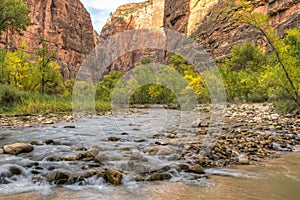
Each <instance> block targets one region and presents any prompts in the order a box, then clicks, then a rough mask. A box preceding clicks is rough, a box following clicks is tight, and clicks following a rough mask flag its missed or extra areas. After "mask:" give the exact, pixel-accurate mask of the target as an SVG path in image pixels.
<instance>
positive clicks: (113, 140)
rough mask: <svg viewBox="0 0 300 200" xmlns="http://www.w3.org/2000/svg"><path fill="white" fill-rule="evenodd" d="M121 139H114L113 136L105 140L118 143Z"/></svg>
mask: <svg viewBox="0 0 300 200" xmlns="http://www.w3.org/2000/svg"><path fill="white" fill-rule="evenodd" d="M120 139H121V138H117V137H114V136H111V137H109V138H107V140H108V141H111V142H117V141H119V140H120Z"/></svg>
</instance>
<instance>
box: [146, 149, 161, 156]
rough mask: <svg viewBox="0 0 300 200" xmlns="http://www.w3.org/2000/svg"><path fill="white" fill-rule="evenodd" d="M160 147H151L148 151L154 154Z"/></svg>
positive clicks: (151, 154)
mask: <svg viewBox="0 0 300 200" xmlns="http://www.w3.org/2000/svg"><path fill="white" fill-rule="evenodd" d="M158 151H159V149H158V148H157V147H152V148H151V149H149V150H148V153H149V155H150V156H154V155H156V154H157V153H158Z"/></svg>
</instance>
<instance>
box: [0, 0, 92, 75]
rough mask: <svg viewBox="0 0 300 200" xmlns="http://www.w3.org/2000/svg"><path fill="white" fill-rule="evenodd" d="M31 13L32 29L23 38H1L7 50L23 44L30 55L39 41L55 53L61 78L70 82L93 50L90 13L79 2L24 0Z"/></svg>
mask: <svg viewBox="0 0 300 200" xmlns="http://www.w3.org/2000/svg"><path fill="white" fill-rule="evenodd" d="M24 2H26V3H27V5H28V8H29V9H30V10H31V13H30V18H31V23H32V26H29V27H28V28H27V30H26V32H24V36H22V37H20V36H15V35H12V34H9V35H8V36H7V35H3V36H2V38H1V42H2V43H3V45H4V46H6V47H7V48H17V47H18V46H19V45H20V42H21V41H25V42H26V44H27V46H28V49H29V51H30V52H34V51H35V49H36V48H38V47H39V38H40V37H43V38H44V39H46V40H47V41H49V43H50V46H51V47H52V48H53V49H55V50H56V55H57V61H58V63H59V64H60V65H61V66H62V72H63V76H64V77H65V78H66V79H68V78H73V77H75V76H76V73H77V71H78V69H79V67H80V65H81V63H82V61H83V60H84V58H85V56H86V55H87V54H88V53H89V52H90V51H91V50H92V49H93V48H94V47H95V37H96V36H95V33H94V29H93V26H92V22H91V18H90V15H89V13H88V12H87V11H86V9H85V8H84V6H83V5H82V3H81V2H80V0H43V1H40V0H24Z"/></svg>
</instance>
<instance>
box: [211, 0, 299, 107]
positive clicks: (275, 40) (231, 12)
mask: <svg viewBox="0 0 300 200" xmlns="http://www.w3.org/2000/svg"><path fill="white" fill-rule="evenodd" d="M224 2H225V6H223V7H222V8H221V9H218V11H217V12H220V13H221V14H222V16H223V19H225V18H226V19H228V20H231V22H232V25H248V26H250V27H253V28H255V29H256V30H258V31H260V32H261V33H262V34H263V36H264V37H265V38H266V40H267V42H268V44H269V45H270V47H271V50H272V52H274V54H275V56H276V59H277V63H278V66H279V67H280V68H281V70H282V74H283V77H284V78H285V79H286V83H287V84H284V81H282V83H281V85H280V86H281V87H283V88H284V90H286V91H287V93H288V95H289V97H290V98H292V99H293V100H294V101H295V103H296V104H297V106H298V108H299V109H300V96H299V91H298V90H299V88H297V87H296V84H295V82H296V81H299V80H297V79H294V80H293V79H292V77H291V73H292V72H291V70H289V67H291V66H290V65H291V64H292V63H291V62H290V61H291V60H293V58H292V57H291V55H290V54H288V53H287V51H286V48H287V45H286V44H285V43H284V41H283V40H282V39H280V38H279V36H278V35H277V34H276V31H275V30H274V28H273V27H272V26H271V24H270V23H269V17H268V15H265V14H262V13H258V12H256V11H255V7H254V6H253V4H251V1H250V2H249V1H246V0H225V1H224ZM298 67H299V66H298ZM281 78H282V77H281ZM279 84H280V83H279Z"/></svg>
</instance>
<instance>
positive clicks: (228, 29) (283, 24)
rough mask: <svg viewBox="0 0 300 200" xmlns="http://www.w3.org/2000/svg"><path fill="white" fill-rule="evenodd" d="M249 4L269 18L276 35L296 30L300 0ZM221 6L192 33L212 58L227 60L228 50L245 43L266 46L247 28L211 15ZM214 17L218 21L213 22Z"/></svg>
mask: <svg viewBox="0 0 300 200" xmlns="http://www.w3.org/2000/svg"><path fill="white" fill-rule="evenodd" d="M252 3H253V4H254V5H255V7H256V11H257V12H261V13H264V14H268V15H269V16H270V23H271V24H272V26H273V27H274V28H275V29H276V30H277V33H278V35H279V36H281V37H282V36H284V31H285V30H286V29H288V28H296V27H299V22H300V21H299V20H300V1H299V0H287V1H281V0H271V1H266V0H253V1H252ZM220 6H222V3H218V4H215V5H214V6H213V7H212V11H211V12H209V13H208V14H207V15H206V16H205V18H204V19H203V20H202V21H201V22H200V23H199V24H198V26H197V29H196V31H194V32H193V33H192V34H191V35H192V37H193V38H195V39H196V40H197V41H198V42H199V43H200V44H202V46H203V47H204V48H205V49H206V50H207V51H208V52H209V53H210V54H211V55H212V56H213V57H214V58H215V59H217V60H218V59H222V58H224V57H228V55H229V52H230V50H231V47H232V46H233V45H235V44H241V43H243V42H244V41H245V40H250V41H253V42H254V43H255V44H260V45H266V40H265V38H264V37H263V36H262V34H261V33H260V32H258V31H257V30H255V29H253V28H251V27H248V26H244V27H232V26H231V22H230V21H228V20H226V19H223V20H220V18H219V16H218V14H217V13H215V12H213V10H215V9H217V8H219V7H220ZM214 18H216V19H218V20H216V21H212V19H214Z"/></svg>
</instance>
